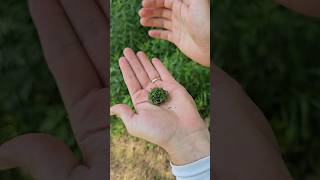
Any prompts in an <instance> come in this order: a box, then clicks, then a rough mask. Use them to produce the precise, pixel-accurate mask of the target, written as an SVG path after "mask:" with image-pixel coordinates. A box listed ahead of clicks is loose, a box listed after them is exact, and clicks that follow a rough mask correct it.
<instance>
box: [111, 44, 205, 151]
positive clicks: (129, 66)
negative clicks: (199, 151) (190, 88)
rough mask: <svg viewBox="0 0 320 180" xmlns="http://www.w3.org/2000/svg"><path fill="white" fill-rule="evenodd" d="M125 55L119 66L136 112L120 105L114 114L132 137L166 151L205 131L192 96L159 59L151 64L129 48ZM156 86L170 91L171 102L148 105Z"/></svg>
mask: <svg viewBox="0 0 320 180" xmlns="http://www.w3.org/2000/svg"><path fill="white" fill-rule="evenodd" d="M124 55H125V57H122V58H120V60H119V64H120V68H121V71H122V74H123V77H124V80H125V83H126V85H127V87H128V90H129V93H130V95H131V99H132V102H133V104H134V107H135V110H136V112H133V110H132V109H131V108H130V107H129V106H128V105H125V104H118V105H115V106H113V107H112V108H111V113H112V114H115V115H118V116H120V118H121V119H122V120H123V122H124V123H125V126H126V127H127V129H128V132H129V133H130V134H132V135H134V136H137V137H140V138H143V139H145V140H147V141H149V142H152V143H155V144H158V145H160V146H162V147H163V148H165V149H167V148H169V147H171V146H173V144H174V145H176V144H177V142H179V141H180V142H181V141H183V140H184V138H186V137H188V136H189V135H191V134H193V133H196V132H198V131H201V130H204V129H206V126H205V124H204V123H203V121H202V119H201V117H200V115H199V113H198V111H197V108H196V105H195V103H194V101H193V99H192V97H191V96H190V95H189V94H188V92H187V91H186V90H185V88H184V87H182V86H181V85H180V84H179V83H178V82H177V81H176V80H175V79H174V78H173V77H172V76H171V74H170V73H169V71H168V70H167V69H166V68H165V66H164V65H163V64H162V63H161V61H160V60H159V59H156V58H154V59H153V60H152V61H149V59H148V58H147V56H146V55H145V54H144V53H143V52H139V53H137V55H136V54H135V53H134V52H133V51H132V50H131V49H128V48H127V49H125V50H124ZM157 78H158V79H159V80H157V81H155V82H154V83H152V80H154V79H157ZM160 78H161V79H160ZM155 87H161V88H163V89H165V90H166V91H168V92H169V99H168V100H167V101H165V102H164V103H163V104H161V105H160V106H156V105H153V104H151V103H149V102H148V94H149V92H150V90H151V89H153V88H155Z"/></svg>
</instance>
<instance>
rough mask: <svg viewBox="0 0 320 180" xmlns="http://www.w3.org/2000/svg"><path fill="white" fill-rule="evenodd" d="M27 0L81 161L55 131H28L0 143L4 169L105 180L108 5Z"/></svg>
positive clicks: (62, 179)
mask: <svg viewBox="0 0 320 180" xmlns="http://www.w3.org/2000/svg"><path fill="white" fill-rule="evenodd" d="M98 2H99V3H98ZM29 3H30V4H29V5H30V11H31V14H32V16H33V20H34V23H35V24H36V26H37V30H38V33H39V36H40V40H41V43H42V47H43V50H44V54H45V56H46V60H47V63H48V65H49V68H50V70H51V72H52V74H53V75H54V78H55V80H56V82H57V84H58V87H59V90H60V93H61V95H62V98H63V101H64V104H65V106H66V109H67V112H68V119H69V120H70V124H71V127H72V130H73V132H74V135H75V139H76V140H77V143H78V144H79V147H80V150H81V152H82V155H83V161H80V160H78V159H77V158H76V157H75V156H74V154H73V153H72V151H71V150H70V149H69V147H68V146H67V145H66V144H64V143H63V142H62V141H60V140H58V139H56V138H54V137H52V136H49V135H46V134H26V135H22V136H18V137H16V138H14V139H13V140H10V141H8V142H6V143H4V144H2V145H1V146H0V169H6V168H13V167H22V168H24V169H25V170H28V172H29V173H30V174H31V175H32V176H33V177H34V179H39V180H40V179H41V180H69V179H70V180H72V179H74V180H92V179H95V180H105V179H107V178H108V176H107V171H108V169H107V167H108V166H107V165H108V163H109V161H108V158H107V156H108V153H107V152H108V151H107V149H108V136H107V135H108V125H107V121H106V119H107V113H106V107H107V101H106V99H107V89H106V87H107V84H108V81H107V80H108V79H107V71H106V64H107V63H106V62H107V59H106V57H107V54H106V49H107V44H106V41H105V40H106V39H107V32H106V30H107V24H106V23H107V21H106V18H105V17H106V15H107V14H106V13H107V11H106V10H105V9H106V8H100V7H99V6H101V7H106V3H107V1H105V0H101V1H94V0H87V1H78V0H46V1H43V0H30V1H29ZM100 9H101V10H100ZM102 9H103V10H105V11H104V12H103V11H102ZM83 12H86V13H88V14H83ZM93 31H94V32H95V33H96V35H95V36H92V32H93Z"/></svg>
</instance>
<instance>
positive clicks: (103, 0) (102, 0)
mask: <svg viewBox="0 0 320 180" xmlns="http://www.w3.org/2000/svg"><path fill="white" fill-rule="evenodd" d="M97 2H98V4H99V6H100V8H101V9H102V11H103V13H104V15H105V17H107V19H106V20H108V21H109V17H110V15H109V1H107V0H97Z"/></svg>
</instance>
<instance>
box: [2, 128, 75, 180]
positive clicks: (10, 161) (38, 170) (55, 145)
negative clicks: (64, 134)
mask: <svg viewBox="0 0 320 180" xmlns="http://www.w3.org/2000/svg"><path fill="white" fill-rule="evenodd" d="M77 166H80V164H79V162H78V161H77V159H76V158H75V157H74V156H73V153H72V152H71V150H70V149H69V148H68V147H67V146H66V145H65V144H64V143H62V142H61V141H59V140H57V139H54V138H53V137H50V136H48V135H44V134H27V135H23V136H19V137H16V138H14V139H12V140H10V141H8V142H6V143H4V144H2V145H1V146H0V169H8V168H14V167H22V168H24V169H25V170H27V171H28V172H29V173H30V174H31V175H32V176H33V178H34V179H47V180H54V179H67V176H68V175H70V174H71V171H72V170H73V169H74V168H76V167H77Z"/></svg>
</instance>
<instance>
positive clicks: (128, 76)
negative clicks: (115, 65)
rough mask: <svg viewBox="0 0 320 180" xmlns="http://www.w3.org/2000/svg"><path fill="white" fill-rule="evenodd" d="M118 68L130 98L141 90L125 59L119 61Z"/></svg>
mask: <svg viewBox="0 0 320 180" xmlns="http://www.w3.org/2000/svg"><path fill="white" fill-rule="evenodd" d="M119 66H120V69H121V72H122V76H123V79H124V82H125V83H126V85H127V88H128V91H129V93H130V96H131V97H132V96H133V95H134V94H135V93H136V92H138V91H139V90H141V86H140V83H139V81H138V79H137V77H136V75H135V73H134V72H133V70H132V69H131V67H130V64H129V62H128V60H127V59H126V58H125V57H121V58H120V59H119Z"/></svg>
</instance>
